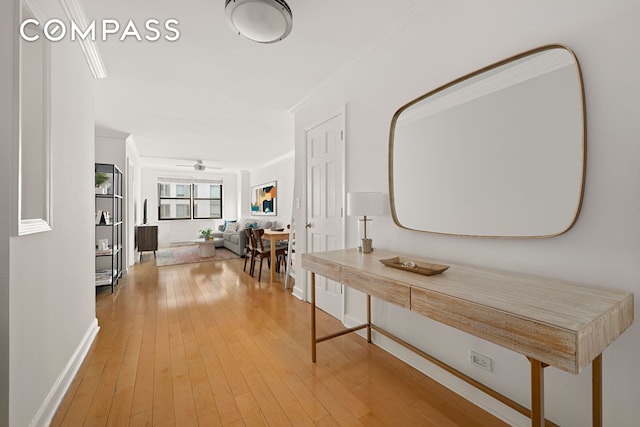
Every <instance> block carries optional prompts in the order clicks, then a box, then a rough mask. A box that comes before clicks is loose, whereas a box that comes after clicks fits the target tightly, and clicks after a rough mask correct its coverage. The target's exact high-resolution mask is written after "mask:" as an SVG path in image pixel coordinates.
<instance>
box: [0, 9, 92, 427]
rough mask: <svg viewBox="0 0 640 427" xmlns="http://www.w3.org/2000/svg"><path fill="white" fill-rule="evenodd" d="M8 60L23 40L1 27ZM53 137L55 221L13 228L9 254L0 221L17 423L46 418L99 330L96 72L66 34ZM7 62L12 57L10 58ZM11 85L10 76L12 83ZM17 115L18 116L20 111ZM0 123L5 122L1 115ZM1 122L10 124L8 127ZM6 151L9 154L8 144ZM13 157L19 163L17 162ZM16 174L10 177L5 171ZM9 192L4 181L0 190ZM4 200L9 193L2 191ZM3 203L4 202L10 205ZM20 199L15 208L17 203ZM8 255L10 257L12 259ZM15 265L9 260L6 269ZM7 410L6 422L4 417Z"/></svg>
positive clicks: (55, 69) (59, 50) (59, 48)
mask: <svg viewBox="0 0 640 427" xmlns="http://www.w3.org/2000/svg"><path fill="white" fill-rule="evenodd" d="M6 3H12V4H13V5H17V2H16V1H11V2H9V1H7V2H3V6H2V8H3V9H2V13H0V16H1V17H2V18H0V19H1V20H2V23H3V24H5V25H2V28H3V30H2V31H5V29H6V31H7V32H8V31H9V29H14V28H15V27H14V26H15V25H16V23H17V21H14V20H13V19H10V18H9V19H6V17H11V16H12V15H11V13H8V14H5V7H6V5H5V4H6ZM36 3H37V4H36V5H37V6H38V8H39V9H40V10H41V11H42V12H43V14H44V17H45V18H49V17H52V16H57V17H60V16H64V15H63V12H62V10H61V9H60V6H59V4H58V2H57V1H54V0H40V1H37V2H36ZM1 39H2V42H0V43H2V51H3V55H2V67H5V65H10V66H13V65H14V63H13V60H12V58H11V56H10V55H5V54H4V52H7V51H10V50H8V43H7V41H8V40H13V41H16V40H17V31H13V32H12V33H11V34H4V33H3V37H1ZM51 61H52V62H51V70H52V75H51V98H52V99H51V102H52V108H51V145H52V171H53V194H52V203H53V218H52V220H53V230H52V231H50V232H46V233H38V234H32V235H27V236H21V237H11V238H10V239H9V240H10V243H9V254H8V256H7V251H6V248H7V246H6V245H7V240H6V238H5V237H6V235H5V234H4V230H5V229H6V223H7V221H9V217H8V216H6V215H5V212H4V209H5V208H4V207H3V208H0V209H3V211H2V215H1V216H0V218H1V219H0V222H1V223H2V227H1V228H0V230H2V232H3V235H2V236H1V237H2V245H1V246H0V248H2V249H0V260H1V261H0V262H1V263H2V267H1V268H0V270H2V276H4V275H5V274H6V273H5V272H7V271H8V272H9V279H10V282H9V283H10V292H9V297H8V298H6V289H5V280H6V279H5V278H4V277H3V278H2V287H1V288H0V289H2V291H1V292H2V294H3V295H2V298H0V299H1V300H2V304H3V306H5V304H7V303H6V302H7V301H8V302H9V307H10V310H9V322H10V326H9V346H8V348H9V385H8V387H9V405H8V407H9V416H8V424H9V425H11V426H27V425H30V424H31V423H33V425H48V421H49V419H50V417H51V416H52V415H53V411H54V410H55V409H56V406H57V403H58V402H59V399H61V398H62V397H63V395H62V393H64V391H65V388H66V386H67V385H68V384H69V381H70V380H71V379H72V375H73V374H74V369H76V368H77V367H78V366H79V365H78V363H79V362H80V361H81V359H82V357H83V356H84V351H86V350H87V349H88V347H87V346H88V345H89V344H90V343H91V341H92V339H93V337H94V334H95V333H96V332H97V321H96V318H95V286H94V251H93V247H94V227H95V226H94V224H93V211H94V206H93V204H94V200H93V199H94V196H93V194H92V193H94V190H93V175H94V170H93V162H94V146H93V143H92V142H93V140H94V102H93V101H94V100H93V80H92V77H91V74H90V71H89V68H88V66H87V64H86V62H85V60H84V57H83V55H82V51H81V49H80V47H79V46H78V45H76V44H71V43H69V42H59V43H54V44H53V45H52V48H51ZM7 63H8V64H7ZM1 75H2V76H3V77H2V79H3V80H2V81H1V82H0V84H1V87H2V89H1V90H0V91H1V92H2V94H3V96H2V99H3V101H2V102H3V104H1V105H2V112H3V114H2V117H3V120H4V119H5V118H6V117H7V116H9V117H11V116H10V115H5V114H4V113H5V112H6V111H5V108H6V104H5V101H4V99H5V96H4V95H5V94H6V92H7V91H9V90H10V88H8V87H7V83H8V81H7V80H6V79H5V77H4V76H5V75H6V74H5V73H2V74H1ZM12 87H13V84H12ZM14 119H15V117H14ZM3 123H5V122H4V121H3ZM3 128H4V127H3ZM5 136H6V134H3V143H2V144H1V145H2V147H3V148H2V150H5V149H6V148H5V145H9V146H12V147H13V146H15V144H16V143H17V141H16V139H15V138H7V139H5V138H4V137H5ZM3 154H4V153H3ZM0 159H1V160H0V162H2V165H3V166H2V167H0V170H2V171H3V172H2V174H4V173H5V172H4V170H5V169H9V170H11V171H12V173H15V168H13V167H12V166H11V164H10V162H11V161H10V160H7V159H8V157H6V156H4V155H2V156H0ZM14 163H15V162H14ZM3 182H5V183H6V182H11V180H3ZM2 191H4V190H2ZM5 200H7V199H5ZM3 205H4V204H3ZM15 208H16V206H15V204H14V205H13V206H12V210H13V209H15ZM7 260H8V261H7ZM7 264H8V265H9V268H5V267H6V266H7ZM5 309H6V306H5V307H4V308H3V309H2V310H0V311H1V312H2V313H3V314H2V315H1V316H2V318H3V322H2V330H3V332H2V340H3V343H2V346H1V348H2V353H4V351H5V349H6V348H7V347H6V346H5V345H6V341H5V337H6V335H5V333H6V325H5V322H4V318H5V316H6V314H5V313H6V310H5ZM3 356H4V355H2V356H0V361H2V365H0V366H2V367H1V368H0V373H1V374H2V378H1V387H2V388H1V390H2V392H0V396H1V397H2V398H3V402H2V404H0V408H5V407H6V402H5V400H6V394H5V393H6V390H7V381H6V380H7V379H6V376H5V372H6V371H5V367H6V365H5V363H4V357H3ZM6 420H7V419H6V416H5V414H4V413H3V414H2V418H0V425H6Z"/></svg>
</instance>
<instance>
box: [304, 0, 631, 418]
mask: <svg viewBox="0 0 640 427" xmlns="http://www.w3.org/2000/svg"><path fill="white" fill-rule="evenodd" d="M434 3H435V2H434ZM428 4H430V3H425V5H427V6H426V7H425V8H424V9H422V10H420V11H419V12H418V13H415V14H414V16H413V17H410V18H408V19H407V20H406V21H405V22H403V25H402V26H400V27H398V29H397V31H395V32H394V33H393V34H391V35H390V36H388V37H387V38H385V39H383V40H382V41H380V42H379V43H378V45H377V46H376V47H375V48H373V49H372V50H371V51H369V52H367V54H365V55H364V56H363V57H362V58H360V59H359V60H358V61H357V62H355V63H354V64H353V65H352V66H351V67H350V68H349V69H348V70H346V71H345V72H343V73H341V74H338V75H337V76H334V77H333V78H331V79H329V80H328V81H327V82H325V84H324V85H323V86H322V87H321V88H319V89H318V90H317V91H316V95H315V96H313V97H312V98H311V99H310V100H309V102H307V103H306V104H305V105H304V106H302V107H301V108H300V109H299V110H297V111H296V112H295V114H296V120H295V122H296V124H295V132H296V175H295V176H296V180H297V182H299V183H302V182H304V179H305V175H304V163H305V160H304V152H305V148H304V146H305V144H304V128H305V127H306V126H308V125H310V124H313V123H316V122H317V121H318V120H320V119H322V118H325V117H328V116H329V115H330V114H331V113H332V112H334V111H336V110H337V109H339V108H340V107H341V105H343V104H346V105H347V115H346V120H347V131H346V135H347V160H346V164H347V174H346V186H347V191H382V192H386V193H388V191H389V190H388V181H387V180H388V177H387V167H388V166H387V153H388V134H389V124H390V122H391V118H392V116H393V114H394V112H395V111H396V110H397V109H398V108H399V107H401V106H402V105H404V104H405V103H407V102H408V101H410V100H412V99H414V98H416V97H417V96H419V95H421V94H423V93H426V92H428V91H430V90H432V89H435V88H437V87H439V86H441V85H442V84H445V83H447V82H449V81H451V80H453V79H455V78H457V77H460V76H462V75H465V74H468V73H469V72H472V71H475V70H477V69H479V68H481V67H483V66H486V65H489V64H491V63H494V62H496V61H498V60H501V59H504V58H506V57H509V56H512V55H514V54H517V53H520V52H523V51H526V50H529V49H532V48H534V47H537V46H541V45H545V44H550V43H562V44H566V45H567V46H568V47H569V48H571V49H573V50H574V52H575V53H576V55H577V57H578V60H579V61H580V65H581V67H582V71H583V76H584V83H585V91H586V102H587V124H588V130H587V133H588V142H587V145H588V150H587V151H588V153H587V156H588V159H587V177H586V187H585V197H584V203H583V207H582V212H581V214H580V217H579V219H578V221H577V223H576V224H575V226H574V227H573V228H572V229H571V230H570V231H569V232H568V233H566V234H563V235H561V236H558V237H554V238H548V239H528V240H527V239H507V240H500V239H474V238H464V237H451V236H441V235H432V234H428V233H419V232H412V231H408V230H403V229H401V228H399V227H397V226H396V225H394V224H393V221H392V219H391V217H384V218H376V219H375V232H376V236H375V240H376V246H377V247H380V248H385V249H389V250H391V251H398V253H411V254H419V255H422V256H424V257H433V258H439V259H445V260H450V261H452V262H459V263H468V264H474V265H481V266H487V267H492V268H499V269H505V270H511V271H516V272H522V273H531V274H538V275H542V276H547V277H552V278H559V279H566V280H571V281H577V282H582V283H585V284H590V285H597V286H602V287H607V288H614V289H622V290H628V291H632V292H638V291H639V290H640V285H639V281H638V273H637V266H638V259H639V256H640V246H639V245H638V241H640V225H639V224H640V223H639V221H638V218H640V193H639V192H638V189H637V187H638V183H639V182H640V161H639V160H638V159H640V144H638V135H639V134H640V121H638V119H637V117H636V116H637V112H638V111H640V96H638V95H640V81H639V80H638V78H637V76H638V74H639V73H640V57H638V55H636V54H634V53H633V52H636V51H637V41H638V40H639V39H640V26H638V25H637V18H638V16H640V4H638V3H637V2H634V1H632V0H624V1H623V0H618V1H610V2H606V3H604V2H599V3H593V2H590V3H585V2H580V1H578V0H571V1H563V2H557V1H551V0H545V1H539V2H511V1H507V0H494V1H492V2H490V3H487V2H474V1H471V0H460V1H454V2H447V3H446V4H445V3H444V2H442V3H441V4H442V5H443V6H442V7H441V8H439V9H434V8H430V7H429V6H428ZM303 192H304V185H299V186H297V187H296V193H295V195H294V197H299V198H300V199H301V200H305V197H304V193H303ZM296 214H297V218H296V221H297V223H298V224H302V223H304V221H305V216H306V212H305V207H304V206H303V207H302V208H301V209H299V210H297V212H296ZM355 234H356V230H355V222H353V221H348V229H347V236H348V237H347V241H348V243H349V244H348V246H354V245H355ZM298 243H299V249H298V250H301V249H300V248H302V247H304V236H302V235H299V236H298ZM298 271H299V270H298ZM301 279H302V278H301V277H298V280H296V283H297V285H299V284H301V283H302V280H301ZM636 305H637V304H636ZM635 314H636V317H638V309H636V313H635ZM373 317H374V320H375V322H376V323H378V324H380V325H381V326H382V327H384V328H385V329H387V330H389V331H391V332H395V333H396V334H397V335H399V336H400V337H401V338H404V339H406V340H407V341H409V342H411V343H413V344H415V345H417V346H419V347H420V348H422V349H423V350H425V351H427V352H430V353H433V354H434V355H435V356H438V357H440V358H442V359H443V360H444V361H445V362H447V363H449V364H451V365H453V366H454V367H457V368H458V369H460V370H462V371H464V372H466V373H468V374H469V375H471V376H473V377H475V378H477V379H479V380H480V381H482V382H484V383H486V384H487V385H489V386H490V387H493V388H495V389H497V390H498V391H500V392H502V393H505V394H507V395H509V396H512V397H514V398H515V399H516V400H518V401H520V402H521V403H523V404H526V405H529V403H528V402H529V374H528V363H527V361H526V359H525V358H524V357H522V356H520V355H517V354H515V353H513V352H510V351H507V350H505V349H502V348H500V347H497V346H495V345H492V344H490V343H488V342H485V341H482V340H480V339H477V338H474V337H472V336H469V335H467V334H464V333H461V332H459V331H456V330H454V329H452V328H449V327H445V326H443V325H440V324H438V323H436V322H432V321H430V320H428V319H425V318H423V317H421V316H417V315H414V314H412V313H409V312H407V311H404V310H401V309H398V308H396V307H393V306H390V305H386V304H382V303H375V304H374V314H373ZM346 319H347V321H355V319H357V320H358V321H363V320H364V299H363V297H362V295H361V294H359V293H357V292H353V291H348V292H347V294H346ZM377 342H378V343H379V344H380V345H384V346H385V347H387V348H388V349H390V350H391V351H393V352H395V353H396V354H398V355H400V356H401V357H402V358H404V359H405V360H407V361H409V362H411V363H413V364H414V365H416V366H418V367H419V368H420V369H422V370H424V371H429V372H432V374H433V375H436V376H438V377H439V378H440V380H442V381H445V382H448V381H451V382H448V384H449V385H450V386H452V387H456V389H457V390H459V391H462V392H466V393H468V394H467V395H468V396H469V398H471V399H472V400H474V401H476V402H477V403H479V404H481V405H490V407H491V408H493V409H492V410H493V411H499V412H500V413H501V414H502V415H501V416H503V417H511V418H509V421H510V422H512V423H524V425H526V422H524V421H523V420H522V418H521V417H518V416H512V415H511V413H510V411H505V410H503V409H502V408H500V407H496V406H495V405H493V404H492V403H485V402H484V400H483V398H482V397H481V396H478V393H474V392H473V391H465V386H463V385H455V382H453V380H451V379H450V378H449V377H447V376H446V375H443V374H440V373H438V371H437V370H435V369H434V368H432V367H431V366H430V365H428V364H426V363H425V362H422V361H420V360H417V358H415V357H414V356H413V355H410V354H409V353H408V352H406V351H404V350H402V349H399V348H397V346H395V345H393V344H391V343H389V342H387V341H385V340H383V339H378V340H377ZM469 349H475V350H477V351H479V352H481V353H483V354H486V355H488V356H490V357H491V358H492V359H493V360H494V372H493V373H488V372H484V371H480V370H477V369H475V368H473V367H472V366H470V364H469V362H468V360H467V358H468V352H469ZM639 352H640V328H639V327H638V326H637V325H633V326H632V327H631V328H630V329H629V330H628V331H626V332H625V333H624V334H623V335H622V336H621V337H620V338H619V339H618V340H617V341H616V342H615V343H613V344H612V345H611V346H610V348H608V349H607V350H606V351H605V352H604V355H603V362H604V399H603V400H604V425H611V426H621V427H625V426H628V427H631V426H634V425H637V420H639V419H640V406H639V405H638V404H637V403H638V402H637V396H639V395H640V371H639V370H637V369H635V358H636V355H637V354H638V353H639ZM545 372H546V378H545V380H546V388H545V390H546V410H547V415H548V417H549V418H550V419H551V420H552V421H554V422H556V423H559V424H560V425H563V426H576V427H579V426H584V425H590V409H589V408H590V407H591V403H590V388H591V385H590V384H591V382H590V371H589V370H586V371H584V372H583V373H581V374H580V375H578V376H572V375H569V374H566V373H563V372H561V371H559V370H557V369H555V368H549V369H546V371H545ZM496 408H497V409H496Z"/></svg>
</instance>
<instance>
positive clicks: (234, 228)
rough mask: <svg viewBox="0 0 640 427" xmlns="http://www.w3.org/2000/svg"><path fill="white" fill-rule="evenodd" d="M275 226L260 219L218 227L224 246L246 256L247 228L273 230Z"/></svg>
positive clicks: (240, 221) (226, 223)
mask: <svg viewBox="0 0 640 427" xmlns="http://www.w3.org/2000/svg"><path fill="white" fill-rule="evenodd" d="M273 226H274V223H273V222H272V221H268V220H260V219H254V218H249V219H240V220H238V221H225V222H224V224H223V225H221V226H219V227H218V231H219V232H221V233H222V238H223V246H224V247H225V248H227V249H229V250H230V251H233V252H235V253H236V254H238V255H240V256H244V252H245V250H244V248H245V247H246V245H247V237H246V236H245V234H244V229H245V228H265V229H267V228H271V227H273Z"/></svg>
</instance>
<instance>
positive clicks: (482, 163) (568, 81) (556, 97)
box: [389, 45, 586, 237]
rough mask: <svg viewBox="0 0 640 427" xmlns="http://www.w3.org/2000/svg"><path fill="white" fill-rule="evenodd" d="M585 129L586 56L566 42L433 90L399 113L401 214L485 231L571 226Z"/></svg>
mask: <svg viewBox="0 0 640 427" xmlns="http://www.w3.org/2000/svg"><path fill="white" fill-rule="evenodd" d="M585 129H586V127H585V108H584V90H583V85H582V78H581V74H580V68H579V65H578V61H577V59H576V57H575V55H574V54H573V52H572V51H571V50H569V49H567V48H566V47H563V46H559V45H552V46H544V47H541V48H538V49H535V50H532V51H529V52H526V53H523V54H521V55H518V56H515V57H512V58H509V59H507V60H504V61H501V62H500V63H497V64H494V65H491V66H489V67H486V68H484V69H482V70H479V71H477V72H475V73H472V74H470V75H467V76H464V77H462V78H460V79H457V80H455V81H453V82H451V83H449V84H447V85H445V86H443V87H440V88H438V89H436V90H434V91H432V92H430V93H427V94H426V95H423V96H421V97H419V98H417V99H415V100H414V101H412V102H410V103H408V104H407V105H405V106H403V107H402V108H400V109H399V110H398V111H397V113H396V114H395V115H394V117H393V120H392V122H391V132H390V149H389V181H390V183H389V184H390V195H391V208H392V209H391V210H392V215H393V218H394V221H395V222H396V224H398V225H399V226H401V227H404V228H408V229H413V230H420V231H428V232H434V233H441V234H454V235H465V236H479V237H549V236H555V235H558V234H561V233H564V232H565V231H567V230H568V229H569V228H571V226H572V225H573V224H574V222H575V220H576V218H577V215H578V213H579V211H580V205H581V202H582V194H583V186H584V174H585V156H586V153H585V149H586V137H585Z"/></svg>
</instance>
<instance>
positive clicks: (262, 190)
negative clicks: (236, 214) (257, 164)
mask: <svg viewBox="0 0 640 427" xmlns="http://www.w3.org/2000/svg"><path fill="white" fill-rule="evenodd" d="M277 196H278V191H277V184H276V181H271V182H267V183H266V184H260V185H256V186H255V187H251V215H273V216H275V215H276V212H277V201H278V197H277Z"/></svg>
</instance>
